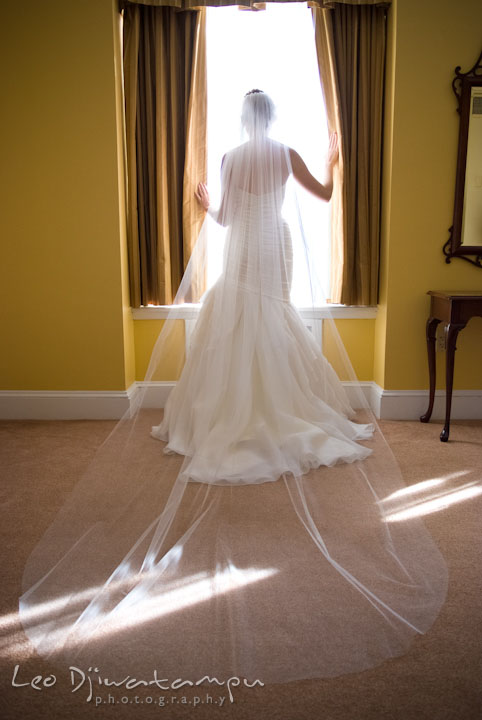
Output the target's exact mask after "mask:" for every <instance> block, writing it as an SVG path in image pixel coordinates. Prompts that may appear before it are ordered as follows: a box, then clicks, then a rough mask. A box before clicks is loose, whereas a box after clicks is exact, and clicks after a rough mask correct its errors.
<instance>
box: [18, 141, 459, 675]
mask: <svg viewBox="0 0 482 720" xmlns="http://www.w3.org/2000/svg"><path fill="white" fill-rule="evenodd" d="M290 175H291V167H290V159H289V153H288V150H287V148H286V147H285V146H283V145H281V144H280V143H275V142H274V141H271V140H270V139H269V138H268V137H267V136H266V134H265V133H259V134H258V135H257V136H256V134H255V137H254V139H253V138H252V139H251V140H250V141H249V142H247V143H245V144H244V145H241V146H239V147H238V148H236V149H234V150H233V151H231V152H229V153H227V155H226V156H225V159H224V163H223V168H222V179H223V193H222V197H221V204H220V208H219V210H218V211H216V212H214V211H212V212H211V215H212V217H209V218H208V219H207V220H206V222H205V223H204V226H203V230H202V232H201V236H200V239H199V241H198V244H197V246H196V248H195V250H194V252H193V254H192V257H191V261H190V264H189V266H188V269H187V271H186V274H185V276H184V279H183V282H182V284H181V288H180V290H179V294H178V300H177V301H176V304H175V306H174V308H173V310H172V315H171V317H169V318H168V319H167V321H166V322H165V323H164V325H163V328H162V331H161V333H160V335H159V337H158V340H157V342H156V344H155V347H154V350H153V352H152V357H151V362H150V364H149V368H148V371H147V373H146V384H145V386H144V389H143V390H142V391H141V393H140V395H139V396H138V398H137V400H136V403H137V404H135V405H134V407H133V410H131V411H130V412H129V413H127V414H126V416H125V417H124V418H123V419H122V420H121V421H120V422H119V423H118V424H117V425H116V427H115V428H114V430H113V432H112V433H111V435H110V436H109V437H108V438H107V439H106V441H105V442H104V443H103V444H102V445H101V447H100V448H99V449H98V451H97V452H96V453H95V456H94V458H93V460H92V462H91V463H90V464H89V466H88V468H87V469H86V470H85V472H84V474H83V476H82V478H81V480H80V481H79V483H78V484H77V486H76V488H75V489H74V491H73V493H72V495H71V497H70V498H69V499H68V500H67V502H66V504H65V505H64V507H63V508H62V510H61V511H60V512H59V514H58V516H57V517H56V518H55V520H54V522H53V524H52V526H51V527H50V528H49V529H48V530H47V532H46V533H45V535H44V537H43V538H42V539H41V540H40V541H39V543H38V545H37V546H36V548H35V549H34V551H33V552H32V555H31V557H30V558H29V560H28V562H27V564H26V568H25V571H24V576H23V583H22V589H23V594H22V596H21V598H20V603H19V609H20V620H21V622H22V625H23V628H24V630H25V632H26V634H27V636H28V638H29V639H30V641H31V643H32V647H33V648H34V649H35V651H36V652H38V653H39V654H40V655H42V656H44V657H48V658H49V660H50V662H58V663H59V664H63V665H65V663H73V664H75V665H76V666H77V667H85V668H87V667H90V666H92V667H96V668H98V669H99V672H100V673H101V674H102V675H103V676H104V677H105V676H106V675H108V676H109V677H111V678H112V677H114V678H116V677H117V678H118V677H119V676H120V677H125V675H126V674H127V673H130V674H131V675H135V676H136V677H138V678H139V677H152V672H153V669H157V670H158V672H159V673H160V674H161V677H164V678H171V680H172V679H175V678H183V679H185V680H190V681H192V682H195V681H196V680H197V679H198V678H201V677H204V676H206V675H209V676H211V677H217V678H218V679H219V680H222V679H226V678H229V677H233V676H237V677H239V678H247V679H248V680H249V681H254V680H255V679H259V680H260V681H262V682H264V683H268V682H287V681H291V680H297V679H301V678H314V677H328V676H334V675H340V674H343V673H347V672H359V671H362V670H364V669H366V668H369V667H373V666H374V665H377V664H378V663H380V662H382V661H384V660H386V659H388V658H392V657H396V656H398V655H400V654H402V653H404V652H406V651H407V649H408V647H409V646H410V643H411V642H412V641H413V640H414V638H416V637H417V636H419V635H420V634H421V633H424V632H426V631H427V630H428V629H429V628H430V626H431V625H432V623H433V621H434V619H435V618H436V617H437V614H438V612H439V609H440V607H441V605H442V603H443V601H444V598H445V594H446V590H447V570H446V565H445V563H444V561H443V558H442V557H441V555H440V552H439V551H438V549H437V547H436V545H435V544H434V542H433V540H432V539H431V537H430V535H429V534H428V533H427V531H426V529H425V526H424V524H423V522H422V521H421V519H420V518H419V517H418V516H417V514H416V513H408V514H407V513H406V512H405V511H406V508H407V507H412V505H413V502H412V500H413V496H411V495H410V492H411V489H410V488H407V487H405V484H404V482H403V478H402V476H401V473H400V469H399V467H398V465H397V463H396V461H395V458H394V457H393V454H392V452H391V450H390V448H389V447H388V445H387V443H386V442H385V439H384V437H383V435H382V433H381V432H380V429H379V428H378V425H377V423H376V420H375V418H374V417H373V413H371V411H370V409H369V407H368V405H367V404H366V402H365V401H364V398H363V393H361V392H358V396H356V395H355V397H357V400H358V401H359V402H358V403H357V405H358V409H357V412H358V413H359V415H357V414H356V413H355V411H354V410H353V409H352V407H351V404H350V402H349V401H348V397H347V394H346V391H345V389H344V386H343V385H342V383H341V382H340V380H339V379H338V377H337V375H336V373H335V371H334V369H333V367H332V365H330V363H329V362H328V361H327V360H326V358H325V357H324V355H323V354H322V352H321V349H320V347H318V345H317V343H316V341H315V339H314V337H313V335H312V334H311V333H310V332H309V331H308V330H307V329H306V328H305V326H304V323H303V321H302V319H301V317H300V315H299V313H298V311H297V309H296V308H295V307H294V306H293V305H292V304H291V302H290V287H291V277H292V274H293V268H294V265H295V264H296V263H297V262H299V259H300V258H302V259H303V258H304V257H305V256H304V255H303V248H302V247H301V252H294V247H299V246H297V243H298V242H299V238H300V237H302V233H300V232H299V229H298V228H296V227H294V226H293V225H291V226H290V227H289V228H288V225H287V223H286V221H285V220H284V219H283V218H284V214H283V213H284V203H285V200H286V198H285V193H286V191H287V190H286V189H287V187H288V183H289V182H291V181H290V179H289V178H290ZM213 218H214V220H215V221H217V222H218V223H219V224H220V225H222V226H223V227H224V228H226V238H225V243H224V250H223V253H224V254H223V268H222V272H221V273H220V275H219V277H218V279H217V281H216V282H215V283H214V285H213V286H212V287H211V288H210V289H209V290H208V291H207V292H206V293H205V295H204V297H203V298H202V307H201V310H200V313H199V316H198V320H197V323H196V326H195V329H194V332H193V335H192V338H191V343H190V348H189V351H188V353H187V357H186V361H185V364H184V369H183V371H182V374H181V376H180V378H179V380H178V382H177V384H176V386H175V388H174V389H173V390H172V392H171V394H170V396H169V398H168V401H167V404H166V407H165V411H164V416H163V417H162V415H161V413H160V411H159V409H157V408H154V409H149V407H146V406H147V405H148V404H147V403H146V402H144V401H145V400H146V397H147V396H146V392H147V389H148V388H149V383H150V381H151V380H153V379H155V378H156V377H159V372H160V371H162V369H163V368H164V367H166V366H167V365H166V363H168V361H169V362H170V361H171V360H172V357H173V353H174V354H175V352H178V350H179V333H180V332H181V331H182V326H181V330H180V325H179V320H178V315H177V314H176V312H177V309H178V307H179V305H180V306H181V307H182V302H183V298H185V297H190V298H195V296H196V288H197V287H198V284H199V278H201V280H202V278H203V274H204V270H205V258H206V252H205V249H206V241H205V233H206V232H207V230H208V227H209V223H212V222H213ZM301 242H302V239H301ZM306 257H307V256H306ZM307 260H308V261H307V263H306V267H307V274H306V282H307V283H308V282H310V266H309V258H308V257H307ZM302 261H303V260H302ZM201 286H202V282H201ZM177 303H178V304H179V305H178V304H177ZM326 322H327V323H328V322H330V321H329V320H327V321H326ZM331 325H332V329H331V330H332V333H336V328H335V327H334V324H333V322H332V321H331ZM181 336H182V332H181ZM171 341H172V342H171ZM181 341H182V337H181ZM181 344H182V343H181ZM340 358H341V360H343V358H345V360H346V356H345V355H344V354H343V348H342V346H341V351H340ZM358 389H359V388H358ZM355 390H356V388H355ZM351 397H352V395H350V399H351ZM360 408H361V409H360ZM356 420H358V421H359V422H356ZM156 421H157V424H156ZM159 421H160V422H159ZM159 441H163V442H165V443H167V444H166V445H165V446H164V445H162V444H161V442H159ZM415 497H416V496H415ZM415 504H416V503H415ZM401 511H403V512H402V514H401ZM404 512H405V514H403V513H404Z"/></svg>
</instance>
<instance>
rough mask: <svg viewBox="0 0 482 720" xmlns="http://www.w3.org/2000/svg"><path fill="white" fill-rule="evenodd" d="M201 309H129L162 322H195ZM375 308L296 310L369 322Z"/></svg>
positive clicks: (304, 315) (189, 306)
mask: <svg viewBox="0 0 482 720" xmlns="http://www.w3.org/2000/svg"><path fill="white" fill-rule="evenodd" d="M200 308H201V305H200V304H189V303H186V304H185V305H177V306H176V305H151V306H146V307H144V306H143V307H140V308H131V311H132V317H133V319H134V320H157V319H160V320H163V319H165V318H167V317H170V318H179V320H195V319H196V317H197V316H198V314H199V310H200ZM377 309H378V308H377V306H376V305H370V306H364V305H363V306H362V305H334V304H333V305H331V304H330V305H322V306H320V307H310V308H298V312H299V313H300V315H301V317H302V318H303V319H304V320H322V319H323V318H326V317H332V318H336V319H342V320H354V319H359V320H369V319H372V318H376V316H377Z"/></svg>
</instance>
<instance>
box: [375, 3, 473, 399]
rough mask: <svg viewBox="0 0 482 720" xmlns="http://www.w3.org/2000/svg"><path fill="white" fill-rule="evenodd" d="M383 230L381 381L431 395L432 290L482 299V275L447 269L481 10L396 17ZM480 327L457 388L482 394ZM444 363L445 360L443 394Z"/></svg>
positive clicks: (457, 266) (465, 352)
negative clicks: (457, 83)
mask: <svg viewBox="0 0 482 720" xmlns="http://www.w3.org/2000/svg"><path fill="white" fill-rule="evenodd" d="M390 15H391V17H390V49H389V57H388V63H387V108H386V110H387V112H386V117H385V121H386V122H385V153H384V178H383V193H384V197H383V220H382V231H383V232H382V270H381V276H382V287H381V308H380V312H379V316H378V318H377V327H376V346H375V380H376V382H378V384H379V385H381V386H382V387H384V388H387V389H422V388H426V387H427V386H428V371H427V360H426V347H425V320H426V317H427V315H428V310H429V298H428V296H427V295H426V294H425V293H426V292H427V290H475V289H482V270H480V269H478V268H475V267H473V266H471V265H470V264H469V263H467V262H465V261H462V260H453V261H452V262H451V264H446V263H445V258H444V256H443V254H442V245H443V244H444V242H445V241H446V240H447V238H448V228H449V227H450V225H451V224H452V212H453V198H454V188H455V166H456V156H457V140H458V117H459V116H458V114H457V112H456V99H455V96H454V95H453V92H452V88H451V81H452V78H453V75H454V68H455V66H456V65H461V66H462V69H463V70H464V71H466V70H469V69H470V68H471V67H472V65H473V64H474V62H475V61H476V60H477V57H478V55H479V53H480V50H481V40H482V37H481V28H482V3H480V0H458V2H456V3H453V2H449V0H445V1H443V2H440V0H425V1H424V2H422V3H421V2H419V1H418V0H397V2H395V3H394V4H393V5H392V8H391V10H390ZM481 331H482V319H481V318H474V319H473V320H471V322H470V324H469V325H468V326H467V328H465V329H464V331H463V332H462V333H461V334H460V335H459V340H458V342H457V348H458V352H457V358H456V368H455V385H454V386H455V387H456V388H460V389H462V388H463V389H475V388H480V387H481V379H480V364H481V359H482V332H481ZM444 360H445V358H444V354H443V353H441V354H440V356H439V358H438V371H439V372H438V375H439V386H440V387H443V370H444Z"/></svg>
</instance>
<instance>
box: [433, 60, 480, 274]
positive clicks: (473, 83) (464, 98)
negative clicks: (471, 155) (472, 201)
mask: <svg viewBox="0 0 482 720" xmlns="http://www.w3.org/2000/svg"><path fill="white" fill-rule="evenodd" d="M473 87H482V52H481V53H480V55H479V59H478V60H477V62H476V63H475V65H474V66H473V67H472V68H471V69H470V70H469V71H468V72H466V73H462V72H460V65H458V66H457V67H456V68H455V77H454V79H453V81H452V89H453V91H454V93H455V97H456V98H457V103H458V107H457V112H458V113H459V115H460V126H459V147H458V154H457V172H456V179H455V202H454V215H453V223H452V227H450V228H449V233H450V237H449V239H448V240H447V242H446V243H445V245H444V246H443V253H444V255H445V262H446V263H449V262H450V261H451V259H452V258H453V257H458V258H461V260H467V262H470V263H472V264H473V265H476V266H477V267H480V268H482V238H481V244H480V245H462V220H463V212H464V192H465V171H466V166H467V141H468V135H469V120H470V108H471V91H472V88H473ZM467 256H475V257H467Z"/></svg>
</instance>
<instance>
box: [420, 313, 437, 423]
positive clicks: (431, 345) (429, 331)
mask: <svg viewBox="0 0 482 720" xmlns="http://www.w3.org/2000/svg"><path fill="white" fill-rule="evenodd" d="M439 322H440V320H439V319H438V318H435V317H429V319H428V320H427V325H426V328H425V332H426V336H427V354H428V372H429V376H430V399H429V403H428V410H427V412H426V413H425V414H424V415H421V416H420V422H428V421H429V420H430V417H431V415H432V410H433V401H434V398H435V335H436V333H437V325H438V324H439Z"/></svg>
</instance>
